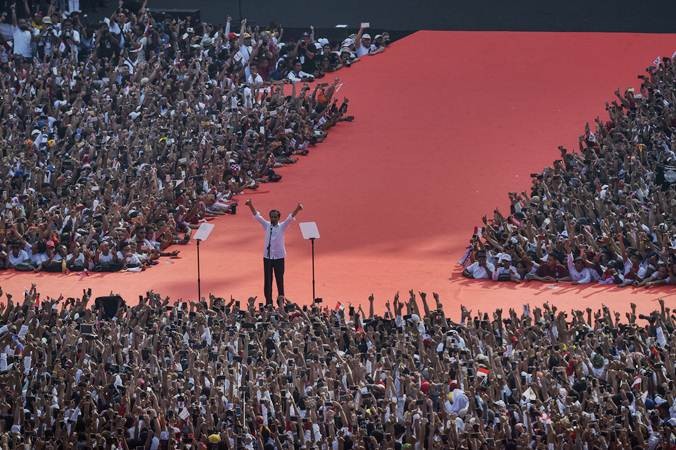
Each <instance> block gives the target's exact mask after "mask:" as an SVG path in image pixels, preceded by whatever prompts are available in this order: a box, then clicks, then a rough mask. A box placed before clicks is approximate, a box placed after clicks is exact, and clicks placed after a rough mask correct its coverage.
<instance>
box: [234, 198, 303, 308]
mask: <svg viewBox="0 0 676 450" xmlns="http://www.w3.org/2000/svg"><path fill="white" fill-rule="evenodd" d="M246 205H247V206H248V207H249V209H251V213H252V214H253V215H254V218H255V219H256V221H257V222H258V223H260V224H261V226H262V227H263V230H264V231H265V245H264V247H263V278H264V288H263V289H264V292H265V301H266V303H267V304H268V305H271V304H272V276H273V273H274V277H275V282H276V283H277V294H278V295H279V296H281V297H283V296H284V259H285V258H286V248H285V246H284V233H285V232H286V229H287V228H288V227H289V225H290V224H291V221H292V220H294V218H295V217H296V215H298V213H299V212H301V211H302V210H303V205H302V204H301V203H298V205H296V209H294V210H293V212H292V213H291V214H289V216H288V217H287V218H286V219H285V220H284V221H282V222H280V221H279V219H280V217H281V213H280V212H279V211H278V210H276V209H273V210H271V211H270V214H269V217H270V221H269V222H268V221H267V220H265V219H264V218H263V216H261V213H259V212H258V211H257V210H256V208H254V205H253V202H252V201H251V199H249V200H247V201H246Z"/></svg>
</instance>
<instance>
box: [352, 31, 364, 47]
mask: <svg viewBox="0 0 676 450" xmlns="http://www.w3.org/2000/svg"><path fill="white" fill-rule="evenodd" d="M362 34H364V28H363V27H361V26H360V27H359V31H358V32H357V36H355V38H354V46H355V47H356V48H359V44H360V43H361V35H362Z"/></svg>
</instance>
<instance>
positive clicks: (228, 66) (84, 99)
mask: <svg viewBox="0 0 676 450" xmlns="http://www.w3.org/2000/svg"><path fill="white" fill-rule="evenodd" d="M61 3H63V2H58V3H57V2H54V1H53V2H52V3H51V5H50V6H49V9H48V10H47V11H45V10H40V9H39V6H38V7H36V8H35V9H31V5H30V4H29V3H28V1H24V3H23V4H19V5H17V4H14V3H12V4H11V13H10V14H9V16H7V15H4V16H3V19H2V20H4V21H6V22H11V23H12V27H11V30H12V36H10V37H11V38H12V39H11V40H2V42H0V68H1V70H0V120H1V121H2V124H3V126H2V127H1V128H0V143H1V145H0V159H1V162H0V195H2V202H1V204H0V207H1V213H0V219H1V220H0V269H3V268H13V269H17V270H22V271H50V272H65V271H83V270H91V271H117V270H131V271H139V270H144V269H145V268H147V267H149V266H151V265H153V264H157V260H158V258H160V257H162V256H167V257H177V255H178V251H177V250H171V251H170V250H168V247H170V246H171V245H173V244H182V243H183V244H184V243H187V242H188V241H189V239H190V236H191V230H193V229H195V228H197V227H198V226H199V224H200V223H201V222H203V221H205V220H210V219H211V217H213V216H215V215H222V214H234V213H236V208H237V201H236V199H234V198H233V197H234V196H235V195H237V194H238V193H240V192H241V191H242V190H244V189H256V188H257V187H258V186H259V184H260V183H265V182H275V181H279V180H280V178H281V176H280V175H279V174H278V173H277V172H276V168H277V167H279V166H280V165H284V164H292V163H294V162H296V161H297V158H298V155H304V154H307V153H308V151H309V150H310V147H312V146H314V145H315V144H316V143H319V142H321V141H322V140H323V139H324V138H325V137H326V135H327V132H328V130H329V129H330V128H331V127H332V126H334V125H335V124H336V123H337V122H339V121H349V120H352V117H351V116H348V115H347V110H348V99H342V100H341V99H339V98H338V95H337V91H338V90H339V88H340V82H339V80H338V79H336V80H335V81H331V82H328V83H323V82H317V83H316V84H314V86H312V87H311V86H310V85H309V84H307V83H306V81H312V80H314V79H316V78H321V77H322V76H324V75H325V74H327V73H329V72H333V71H336V70H338V69H339V68H341V67H343V66H345V65H350V64H352V63H353V62H354V61H356V60H358V58H359V57H364V56H365V55H368V54H376V53H379V52H381V51H382V50H383V49H384V48H385V45H386V44H387V41H388V40H389V36H387V34H383V35H378V36H374V37H373V39H372V38H371V36H370V35H369V34H368V33H367V32H366V30H365V29H364V28H361V29H360V30H359V31H358V33H356V34H355V35H353V36H352V37H348V38H346V39H345V40H344V41H342V42H329V41H328V40H326V39H323V38H318V39H315V36H314V29H311V33H305V35H303V36H302V37H301V38H300V39H299V40H297V41H286V42H285V41H283V33H284V30H283V29H282V28H281V27H272V28H271V29H263V28H261V27H258V26H253V27H252V26H251V25H249V24H248V23H247V21H246V20H242V22H241V24H240V27H239V29H238V30H237V31H238V32H235V31H234V30H231V22H232V20H231V19H230V18H229V17H228V18H227V20H226V24H225V26H224V27H219V26H215V25H211V24H207V23H195V22H194V21H193V20H192V18H190V17H187V18H183V19H177V18H172V17H169V16H165V15H162V14H151V13H150V12H149V11H148V9H147V8H146V4H145V3H144V4H142V5H140V7H139V8H138V10H133V9H131V10H130V9H127V8H125V7H123V3H122V2H120V7H119V8H118V9H116V10H115V12H114V13H113V15H112V16H111V17H107V18H105V19H104V20H103V21H101V22H100V23H98V24H96V25H94V26H92V25H88V24H87V23H86V22H85V21H84V20H83V15H82V14H81V13H79V12H78V11H72V10H66V11H65V12H64V11H61V10H59V5H60V4H61ZM70 3H71V2H68V4H69V5H70ZM21 10H23V11H21ZM20 12H22V13H23V14H20ZM22 15H23V17H22ZM285 83H289V84H291V86H285Z"/></svg>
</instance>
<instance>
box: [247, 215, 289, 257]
mask: <svg viewBox="0 0 676 450" xmlns="http://www.w3.org/2000/svg"><path fill="white" fill-rule="evenodd" d="M254 219H256V221H257V222H258V223H260V224H261V226H262V227H263V231H264V232H265V236H264V245H263V257H264V258H268V259H282V258H285V257H286V247H285V246H284V232H285V231H286V229H287V228H288V227H289V225H290V224H291V221H292V220H294V218H293V215H291V214H289V216H288V217H287V218H286V219H285V220H284V221H283V222H279V223H278V224H277V225H275V226H272V224H271V223H270V222H268V221H267V220H265V219H264V218H263V216H261V213H256V215H255V216H254Z"/></svg>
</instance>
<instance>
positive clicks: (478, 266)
mask: <svg viewBox="0 0 676 450" xmlns="http://www.w3.org/2000/svg"><path fill="white" fill-rule="evenodd" d="M476 259H477V260H476V261H474V262H473V263H472V264H470V265H469V266H467V268H466V269H465V270H464V271H463V272H462V275H463V276H464V277H467V278H473V279H475V280H485V279H489V278H493V272H494V271H495V266H494V265H493V264H491V263H489V262H487V261H486V252H485V251H483V250H479V251H478V252H477V254H476Z"/></svg>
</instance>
